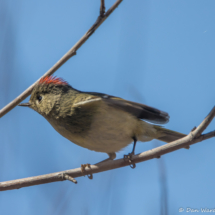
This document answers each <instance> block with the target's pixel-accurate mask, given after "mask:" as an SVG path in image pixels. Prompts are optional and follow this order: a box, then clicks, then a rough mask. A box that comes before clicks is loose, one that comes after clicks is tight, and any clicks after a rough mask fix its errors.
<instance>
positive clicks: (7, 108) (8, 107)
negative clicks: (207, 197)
mask: <svg viewBox="0 0 215 215" xmlns="http://www.w3.org/2000/svg"><path fill="white" fill-rule="evenodd" d="M121 2H122V0H117V1H116V2H115V3H114V4H113V5H112V6H111V7H110V9H109V10H108V11H107V12H106V13H105V6H104V0H101V7H100V16H99V17H98V19H97V20H96V22H95V23H94V24H93V26H92V27H91V28H90V29H89V30H88V31H87V32H86V33H85V34H84V36H83V37H82V38H81V39H80V40H79V41H78V42H77V43H76V44H75V45H74V46H73V47H72V48H71V49H70V50H69V51H68V52H67V53H66V54H65V55H64V56H63V57H62V58H61V59H60V60H59V61H58V62H57V63H56V64H55V65H54V66H53V67H52V68H51V69H49V70H48V71H47V72H46V73H45V74H44V75H43V76H42V77H44V76H49V75H52V74H53V73H54V72H55V71H56V70H57V69H59V68H60V67H61V66H62V65H63V64H64V63H65V62H66V61H67V60H69V59H70V58H71V57H72V56H74V55H76V52H77V50H78V49H79V48H80V47H81V46H82V45H83V44H84V43H85V42H86V41H87V39H88V38H89V37H90V36H91V35H92V34H93V33H94V32H95V30H96V29H97V28H98V27H99V26H100V25H101V24H102V23H103V22H104V21H105V20H106V19H107V17H108V16H109V15H110V14H111V13H112V12H113V11H114V10H115V9H116V8H117V7H118V5H119V4H120V3H121ZM42 77H41V78H42ZM41 78H39V79H38V80H37V81H36V82H35V83H34V84H32V85H31V86H30V87H28V89H26V90H25V91H24V92H23V93H21V94H20V95H19V96H18V97H17V98H15V99H14V100H13V101H12V102H10V103H9V104H8V105H6V106H5V107H3V108H2V109H1V110H0V118H1V117H2V116H4V115H5V114H6V113H8V112H9V111H11V110H12V109H13V108H14V107H16V106H17V105H18V104H19V103H20V102H21V101H23V100H24V99H25V98H27V97H28V96H29V95H30V94H31V92H32V90H33V88H34V86H35V85H36V84H37V82H38V81H39V80H40V79H41Z"/></svg>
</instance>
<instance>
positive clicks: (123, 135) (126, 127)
mask: <svg viewBox="0 0 215 215" xmlns="http://www.w3.org/2000/svg"><path fill="white" fill-rule="evenodd" d="M137 123H138V119H137V118H135V117H133V116H132V115H130V114H128V113H126V112H124V111H120V110H118V109H114V108H112V107H109V106H104V107H103V108H102V109H100V112H98V113H97V114H96V116H95V117H94V119H93V121H92V124H91V127H90V129H89V131H88V132H87V133H86V135H84V138H83V139H84V141H83V142H82V144H83V145H82V146H83V147H86V148H88V149H91V150H94V151H99V152H106V153H108V152H117V151H119V150H121V149H122V148H124V147H125V146H127V145H128V144H130V143H131V142H132V141H133V139H132V137H133V136H134V130H135V128H136V126H137Z"/></svg>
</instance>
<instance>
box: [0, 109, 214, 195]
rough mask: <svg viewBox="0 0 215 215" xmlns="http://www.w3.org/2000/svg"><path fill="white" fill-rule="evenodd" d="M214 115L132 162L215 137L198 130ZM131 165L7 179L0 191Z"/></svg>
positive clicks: (113, 163) (114, 164) (109, 163)
mask: <svg viewBox="0 0 215 215" xmlns="http://www.w3.org/2000/svg"><path fill="white" fill-rule="evenodd" d="M214 116H215V107H214V108H213V109H212V110H211V112H210V113H209V115H208V116H207V117H206V118H205V119H204V120H203V122H202V123H201V124H200V125H199V126H198V127H197V128H196V131H197V132H195V131H194V132H193V131H191V132H190V133H189V134H188V135H187V136H186V137H183V138H181V139H179V140H176V141H173V142H171V143H168V144H165V145H163V146H159V147H157V148H154V149H152V150H148V151H145V152H142V153H141V154H138V155H135V156H133V157H132V162H133V163H139V162H143V161H147V160H150V159H153V158H159V157H160V156H162V155H164V154H167V153H170V152H173V151H176V150H178V149H182V148H184V147H187V146H189V145H192V144H194V143H198V142H201V141H203V140H206V139H209V138H212V137H215V131H212V132H209V133H207V134H203V135H199V132H198V131H199V130H201V131H202V132H203V130H204V129H206V127H207V126H208V124H209V123H208V121H211V120H212V119H213V118H214ZM208 119H210V120H208ZM203 128H204V129H203ZM129 165H130V163H129V161H125V160H124V159H118V160H113V161H107V162H104V163H100V164H97V165H90V167H86V168H85V171H84V173H83V171H82V169H81V168H77V169H71V170H66V171H62V172H56V173H51V174H46V175H40V176H35V177H29V178H23V179H17V180H12V181H5V182H1V183H0V191H4V190H12V189H19V188H22V187H28V186H33V185H39V184H45V183H50V182H56V181H62V180H65V178H64V177H62V175H65V174H66V175H69V176H71V177H72V178H77V177H81V176H84V175H92V174H94V173H99V172H103V171H107V170H111V169H116V168H120V167H124V166H129Z"/></svg>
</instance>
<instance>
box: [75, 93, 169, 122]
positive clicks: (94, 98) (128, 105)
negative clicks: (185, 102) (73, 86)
mask: <svg viewBox="0 0 215 215" xmlns="http://www.w3.org/2000/svg"><path fill="white" fill-rule="evenodd" d="M86 94H87V95H88V97H86V99H84V100H83V101H79V102H77V103H75V104H74V106H85V107H87V106H91V105H94V104H96V103H98V102H101V101H104V102H105V103H106V104H107V105H109V106H112V107H115V108H118V109H121V110H123V111H126V112H128V113H130V114H132V115H133V116H136V117H137V118H139V119H143V120H146V121H149V122H152V123H156V124H164V123H167V122H168V121H169V115H168V113H166V112H164V111H161V110H158V109H156V108H153V107H150V106H147V105H144V104H139V103H136V102H131V101H127V100H124V99H121V98H119V97H114V96H110V95H107V94H102V93H94V92H87V93H85V95H86Z"/></svg>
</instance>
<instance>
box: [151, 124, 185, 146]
mask: <svg viewBox="0 0 215 215" xmlns="http://www.w3.org/2000/svg"><path fill="white" fill-rule="evenodd" d="M154 128H155V129H156V130H157V137H156V139H158V140H161V141H164V142H166V143H170V142H172V141H175V140H178V139H180V138H182V137H185V136H186V135H185V134H182V133H179V132H176V131H172V130H169V129H166V128H163V127H160V126H157V125H154Z"/></svg>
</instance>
